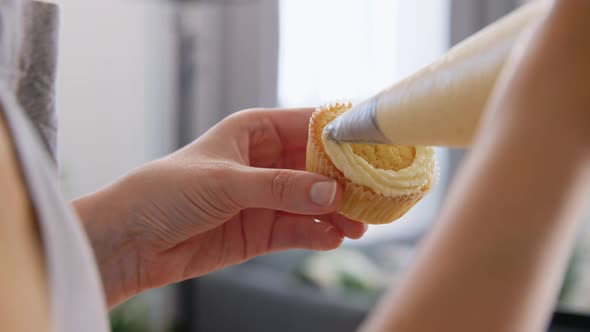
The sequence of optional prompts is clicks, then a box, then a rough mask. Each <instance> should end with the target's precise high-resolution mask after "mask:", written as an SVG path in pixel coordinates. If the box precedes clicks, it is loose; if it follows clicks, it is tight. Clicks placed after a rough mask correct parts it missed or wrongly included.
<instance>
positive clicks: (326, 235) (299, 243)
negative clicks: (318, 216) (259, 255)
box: [269, 214, 344, 251]
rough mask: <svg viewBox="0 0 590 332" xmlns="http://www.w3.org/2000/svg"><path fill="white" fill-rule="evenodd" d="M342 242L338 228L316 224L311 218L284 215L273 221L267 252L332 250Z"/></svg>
mask: <svg viewBox="0 0 590 332" xmlns="http://www.w3.org/2000/svg"><path fill="white" fill-rule="evenodd" d="M343 240H344V237H343V236H342V233H341V232H340V231H339V230H338V228H336V227H335V226H333V225H331V224H329V223H327V222H323V221H321V222H316V221H315V220H314V217H311V216H301V215H292V214H284V215H279V216H278V217H277V218H276V220H275V224H274V228H273V231H272V234H271V238H270V242H269V250H271V251H277V250H287V249H309V250H332V249H336V248H338V247H339V246H340V245H341V244H342V241H343Z"/></svg>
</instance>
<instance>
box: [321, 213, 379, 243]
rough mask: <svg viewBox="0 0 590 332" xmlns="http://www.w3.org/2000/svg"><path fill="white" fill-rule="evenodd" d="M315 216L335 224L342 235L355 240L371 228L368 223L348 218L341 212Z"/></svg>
mask: <svg viewBox="0 0 590 332" xmlns="http://www.w3.org/2000/svg"><path fill="white" fill-rule="evenodd" d="M315 218H317V219H319V220H321V221H325V222H327V223H329V224H331V225H334V226H335V227H337V228H338V229H339V230H340V232H341V233H342V235H344V236H346V237H347V238H349V239H353V240H358V239H360V238H361V237H363V235H365V233H366V232H367V230H368V229H369V226H368V225H367V224H363V223H360V222H358V221H354V220H351V219H348V218H346V217H345V216H343V215H341V214H339V213H331V214H328V215H323V216H316V217H315Z"/></svg>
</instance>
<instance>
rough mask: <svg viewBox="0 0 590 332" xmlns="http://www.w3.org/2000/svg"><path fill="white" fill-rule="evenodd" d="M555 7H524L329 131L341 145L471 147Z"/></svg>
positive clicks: (545, 3) (349, 114)
mask: <svg viewBox="0 0 590 332" xmlns="http://www.w3.org/2000/svg"><path fill="white" fill-rule="evenodd" d="M549 8H550V2H549V1H535V2H532V3H530V4H527V5H523V6H522V7H520V8H519V9H517V10H516V11H514V12H512V13H511V14H508V15H507V16H506V17H504V18H502V19H500V20H499V21H497V22H495V23H493V24H491V25H489V26H488V27H486V28H484V29H483V30H481V31H480V32H478V33H476V34H474V35H473V36H471V37H469V38H468V39H466V40H465V41H463V42H461V43H460V44H458V45H457V46H455V47H454V48H452V49H451V50H450V51H449V52H448V53H447V54H446V55H444V56H443V57H442V58H440V59H439V60H437V61H435V62H434V63H432V64H431V65H429V66H427V67H425V68H423V69H422V70H420V71H418V72H416V73H415V74H413V75H411V76H409V77H408V78H406V79H404V80H402V81H400V82H399V83H397V84H394V85H393V86H391V87H389V88H387V89H385V90H383V91H382V92H380V93H379V94H377V95H375V96H374V97H372V98H369V99H368V100H365V101H363V102H361V103H360V104H357V105H355V106H354V107H353V108H352V109H351V110H349V111H348V112H346V113H344V114H343V115H341V116H340V117H338V118H337V119H335V120H334V121H333V122H332V123H330V124H329V125H328V126H326V128H325V130H326V131H327V134H328V137H329V138H330V139H332V140H334V141H337V142H345V143H369V144H398V145H420V146H447V147H468V146H470V145H471V143H472V140H473V136H474V133H475V131H476V129H477V126H478V124H479V119H480V116H481V114H482V113H483V111H484V109H485V108H486V105H487V102H488V99H489V97H490V95H491V94H492V91H493V89H494V86H495V83H496V81H497V79H498V77H499V76H500V73H501V72H502V69H503V68H504V65H505V64H506V62H507V60H508V59H509V57H510V54H511V53H512V50H513V49H514V47H515V45H516V43H517V41H518V40H519V37H520V35H521V34H522V33H523V32H524V31H525V30H526V29H527V28H529V27H530V26H532V25H533V24H534V23H536V22H537V21H538V20H540V18H542V17H543V16H544V15H546V14H547V13H548V11H549Z"/></svg>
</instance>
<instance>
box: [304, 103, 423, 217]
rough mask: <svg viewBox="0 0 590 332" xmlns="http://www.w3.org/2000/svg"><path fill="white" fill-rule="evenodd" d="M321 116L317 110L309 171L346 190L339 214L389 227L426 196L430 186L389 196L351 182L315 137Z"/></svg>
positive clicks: (309, 148) (311, 133)
mask: <svg viewBox="0 0 590 332" xmlns="http://www.w3.org/2000/svg"><path fill="white" fill-rule="evenodd" d="M319 116H321V111H316V112H315V113H314V114H313V115H312V117H311V120H310V126H309V140H308V143H307V170H308V171H310V172H314V173H318V174H322V175H325V176H328V177H330V178H332V179H334V180H336V181H337V182H338V183H339V184H340V185H341V186H342V187H343V188H344V202H343V205H342V208H341V209H340V210H339V211H338V212H340V213H341V214H343V215H344V216H346V217H348V218H350V219H353V220H357V221H360V222H363V223H367V224H375V225H377V224H387V223H390V222H393V221H395V220H397V219H399V218H400V217H401V216H403V215H404V214H405V213H406V212H408V210H410V209H411V208H412V207H413V206H414V205H415V204H416V203H418V202H419V201H420V199H422V197H424V196H425V195H426V193H427V192H428V190H429V188H430V184H429V185H427V186H426V187H425V188H424V189H423V190H422V191H420V192H417V193H415V194H411V195H400V196H395V197H387V196H383V195H381V194H378V193H375V192H374V191H373V190H371V189H370V188H367V187H365V186H363V185H358V184H355V183H352V182H350V181H349V180H348V179H346V178H345V177H344V175H343V174H342V173H341V172H340V171H339V170H338V169H337V168H336V166H334V164H333V163H332V162H331V161H330V160H329V159H328V157H327V155H325V152H324V151H323V149H322V148H321V146H320V144H321V143H320V142H321V137H316V135H315V125H316V121H317V118H318V117H319ZM430 183H432V179H431V182H430Z"/></svg>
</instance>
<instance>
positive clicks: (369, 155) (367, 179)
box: [322, 133, 437, 197]
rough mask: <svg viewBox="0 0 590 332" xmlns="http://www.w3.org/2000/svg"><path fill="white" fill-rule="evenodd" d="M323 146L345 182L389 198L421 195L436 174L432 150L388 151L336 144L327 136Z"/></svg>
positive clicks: (324, 138) (418, 148)
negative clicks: (358, 185) (346, 180)
mask: <svg viewBox="0 0 590 332" xmlns="http://www.w3.org/2000/svg"><path fill="white" fill-rule="evenodd" d="M322 144H323V146H324V150H325V151H326V154H328V156H329V157H330V159H331V160H332V163H334V165H335V166H336V168H338V169H339V170H340V171H341V172H342V173H344V176H345V177H346V178H347V179H348V180H350V181H351V182H353V183H356V184H360V185H363V186H366V187H369V188H371V189H372V190H373V191H375V192H376V193H378V194H381V195H384V196H388V197H395V196H400V195H411V194H415V193H418V192H420V191H422V190H423V188H424V187H425V186H427V185H429V182H430V181H432V179H433V177H434V176H435V175H436V172H437V168H436V160H435V158H434V149H433V148H431V147H415V148H413V147H412V148H409V147H406V148H404V147H402V148H400V147H398V148H396V149H395V151H393V150H391V151H390V150H389V149H388V147H387V146H377V145H358V144H346V143H337V142H335V141H333V140H331V139H330V138H328V134H327V133H324V134H323V135H322ZM409 154H412V155H409Z"/></svg>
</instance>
